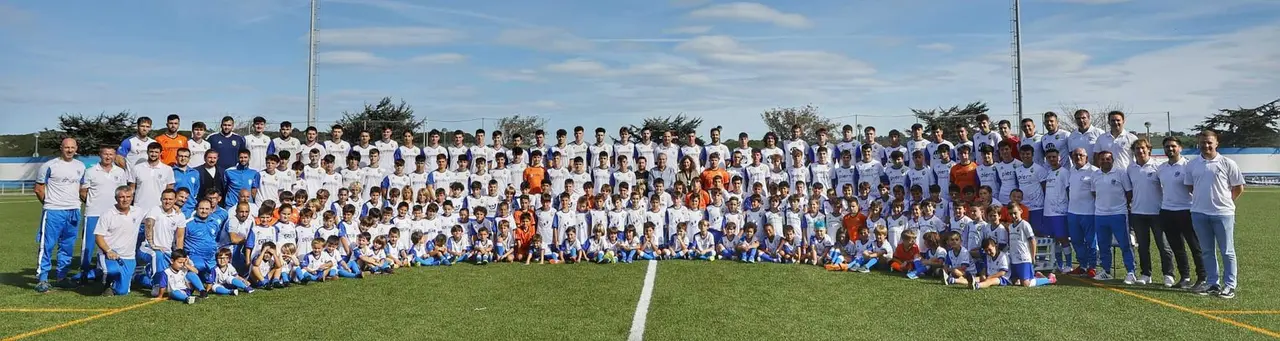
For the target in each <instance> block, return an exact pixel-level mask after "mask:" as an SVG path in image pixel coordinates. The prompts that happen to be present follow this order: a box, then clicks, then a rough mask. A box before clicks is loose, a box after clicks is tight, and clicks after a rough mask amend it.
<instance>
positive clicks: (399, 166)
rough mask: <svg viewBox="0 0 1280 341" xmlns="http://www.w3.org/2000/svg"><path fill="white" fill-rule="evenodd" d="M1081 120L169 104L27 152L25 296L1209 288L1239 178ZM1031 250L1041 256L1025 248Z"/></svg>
mask: <svg viewBox="0 0 1280 341" xmlns="http://www.w3.org/2000/svg"><path fill="white" fill-rule="evenodd" d="M1068 114H1069V115H1070V116H1067V115H1068ZM1105 117H1106V120H1107V122H1106V124H1105V125H1104V126H1106V127H1107V128H1106V129H1103V128H1098V127H1094V126H1093V125H1092V122H1090V119H1091V114H1090V113H1089V112H1087V111H1084V110H1080V111H1077V112H1074V113H1064V114H1063V117H1062V119H1064V120H1065V119H1070V120H1072V123H1074V126H1075V127H1082V128H1079V129H1075V128H1072V129H1068V128H1065V127H1063V126H1060V122H1059V116H1058V115H1057V114H1055V113H1053V112H1049V113H1045V114H1043V115H1042V116H1040V117H1037V119H1039V122H1037V121H1036V120H1033V119H1031V118H1027V119H1023V120H1021V121H1020V122H1010V121H999V122H992V121H991V119H990V118H989V117H988V116H987V115H978V116H977V117H975V118H974V119H973V120H972V121H971V122H966V123H965V124H959V125H956V126H953V127H952V126H922V125H921V124H915V125H913V126H911V127H909V128H908V129H906V130H902V131H899V130H896V129H894V130H891V131H889V132H888V133H887V134H886V135H887V137H877V133H878V131H877V129H876V128H874V127H866V128H865V129H861V130H862V131H855V130H854V128H853V127H852V126H849V125H845V126H843V127H841V129H840V131H838V132H835V131H832V132H828V131H826V130H825V129H819V130H817V131H816V132H807V131H804V129H802V128H801V127H799V126H794V127H792V129H791V131H786V132H769V133H766V134H764V135H763V136H759V135H757V136H751V135H749V134H747V133H740V134H739V135H738V139H737V141H725V140H722V132H721V129H720V128H719V127H716V128H713V129H711V130H710V131H708V132H707V135H699V134H698V133H697V132H689V133H687V134H683V136H677V135H675V134H673V132H670V131H667V132H654V131H650V130H648V129H641V130H636V131H633V130H631V129H629V128H626V127H624V128H621V129H618V130H616V134H613V132H614V131H611V130H606V129H604V128H595V129H594V130H587V129H584V128H583V127H581V126H579V127H574V128H572V129H558V130H556V131H554V132H544V131H542V130H537V131H536V132H534V133H532V136H521V135H518V134H511V135H510V136H504V135H503V133H502V132H501V131H493V132H488V133H487V132H486V131H484V130H476V131H474V132H463V131H438V130H432V131H430V132H428V133H426V134H425V136H426V141H416V140H415V136H418V135H415V134H420V133H421V132H413V131H393V130H392V129H390V128H384V129H380V130H376V131H350V130H348V129H350V128H352V127H345V129H344V127H343V126H337V125H335V126H332V127H321V128H319V129H318V128H317V127H307V128H306V129H304V130H301V131H300V132H299V131H295V129H294V127H293V126H292V124H290V123H289V122H280V123H279V124H273V125H276V126H278V129H279V130H278V133H279V134H278V135H275V136H269V135H267V132H266V130H267V121H266V119H264V118H261V117H258V118H254V119H253V121H252V122H251V124H250V125H249V127H250V130H251V133H249V134H247V135H240V134H237V133H235V128H236V127H237V125H236V124H237V122H235V120H234V119H233V118H231V117H224V118H223V119H222V120H221V121H220V122H219V125H218V127H216V131H214V129H210V128H211V127H207V126H206V125H205V123H203V122H195V123H191V124H189V125H184V124H183V122H182V120H181V118H180V117H179V116H177V115H169V116H168V117H166V119H165V121H163V122H158V121H157V122H155V123H156V124H157V125H158V124H160V123H163V124H164V129H162V130H159V131H158V132H157V133H154V134H153V130H152V124H153V122H152V120H151V119H150V118H147V117H141V118H138V119H137V121H136V129H137V131H136V134H135V135H133V136H131V137H129V138H128V139H127V140H125V141H123V142H122V143H121V144H119V145H107V146H80V145H78V144H77V141H76V140H75V139H70V138H68V139H65V140H63V141H62V144H61V149H60V151H59V155H58V156H57V157H56V158H54V159H52V160H49V161H48V162H46V163H44V164H43V165H42V166H41V167H40V170H39V173H37V174H38V179H37V181H36V187H35V193H36V196H37V198H38V199H39V200H40V202H41V203H42V205H43V212H42V216H41V219H40V221H41V223H40V226H39V231H38V234H37V236H36V242H37V243H38V244H39V249H38V252H39V255H38V259H39V264H38V266H37V270H36V277H37V278H36V281H37V282H38V283H37V284H36V286H35V289H36V290H37V291H39V292H47V291H50V290H51V289H52V288H54V287H57V288H75V287H80V286H87V285H96V284H97V283H101V284H102V285H104V286H105V288H104V292H103V294H104V295H126V294H128V293H129V292H130V291H131V290H133V289H139V288H145V289H146V290H147V291H148V292H149V293H150V295H152V296H154V297H164V298H170V299H173V300H176V301H180V302H185V303H194V302H196V301H197V298H206V297H208V296H210V295H226V296H236V295H243V294H247V293H251V292H253V291H255V290H273V289H280V288H285V287H288V286H290V285H296V284H307V283H314V282H323V281H332V280H348V279H361V278H366V277H369V276H380V275H383V274H394V273H396V272H397V271H402V269H405V268H409V267H429V266H449V265H454V264H459V263H467V264H477V265H484V264H489V263H495V262H506V263H520V264H530V265H532V264H576V263H600V264H609V263H631V262H635V261H637V260H651V261H657V260H661V261H666V260H687V261H707V262H714V261H735V262H745V263H782V264H796V265H797V266H802V265H809V266H813V267H814V268H815V269H817V270H824V271H847V272H858V273H865V272H871V271H883V272H889V273H895V274H897V275H898V276H904V277H906V278H910V279H919V278H932V279H934V280H936V281H938V282H940V283H941V285H955V286H960V287H965V288H971V289H982V288H989V287H998V286H1025V287H1034V286H1042V285H1050V284H1053V283H1056V282H1057V279H1058V278H1057V276H1058V275H1070V276H1081V277H1089V278H1091V279H1092V280H1097V281H1109V280H1123V282H1124V283H1125V284H1129V285H1148V284H1150V285H1157V284H1158V285H1163V286H1164V287H1167V288H1181V289H1186V290H1188V291H1189V292H1191V293H1194V294H1198V295H1205V296H1209V295H1212V296H1216V297H1222V298H1232V297H1234V296H1235V295H1236V292H1237V289H1238V287H1237V283H1238V281H1237V277H1236V274H1237V269H1236V264H1237V262H1236V259H1235V250H1234V240H1233V229H1234V225H1235V200H1236V199H1237V198H1238V197H1239V196H1240V194H1241V193H1242V192H1243V191H1244V178H1243V176H1242V174H1241V172H1240V168H1239V167H1238V166H1237V165H1236V163H1235V162H1234V161H1232V160H1231V159H1228V158H1226V157H1224V156H1222V155H1220V154H1218V152H1217V148H1218V137H1217V135H1216V134H1215V133H1214V132H1212V131H1206V132H1201V133H1200V134H1199V135H1198V136H1197V137H1196V138H1197V139H1196V141H1197V145H1196V146H1183V145H1182V144H1181V143H1180V142H1179V140H1177V139H1174V138H1166V139H1164V140H1163V141H1155V140H1148V139H1147V138H1145V137H1139V136H1138V135H1135V134H1134V133H1131V132H1129V131H1128V130H1126V128H1125V114H1124V113H1122V112H1119V111H1115V112H1109V113H1107V114H1106V115H1105ZM184 128H185V129H189V133H188V132H186V131H182V132H181V133H180V130H182V129H184ZM320 129H326V130H328V132H327V134H326V135H327V136H325V137H324V138H321V136H322V135H321V130H320ZM351 134H354V135H355V138H351V137H352V136H351ZM589 134H590V135H589ZM273 135H274V134H273ZM547 135H553V136H547ZM837 135H838V136H837ZM805 136H816V138H812V141H806V140H805V139H804V137H805ZM944 136H959V138H958V139H957V141H948V140H946V139H945V138H944ZM753 139H755V140H759V141H762V142H763V143H762V144H760V143H758V142H752V141H753ZM725 142H729V144H730V145H736V146H737V147H736V148H730V147H728V146H727V145H726V144H725ZM1156 142H1160V143H1161V145H1153V143H1156ZM753 145H755V146H757V147H751V146H753ZM90 148H95V149H96V150H88V151H86V149H90ZM1155 148H1161V149H1162V150H1163V152H1164V153H1163V157H1162V158H1161V159H1159V160H1157V159H1155V158H1153V156H1152V150H1153V149H1155ZM1184 148H1188V149H1190V148H1195V149H1196V151H1197V155H1183V154H1182V151H1183V149H1184ZM78 154H97V155H99V156H100V161H98V162H97V163H94V164H90V165H86V164H85V163H83V162H82V161H80V160H81V159H77V158H76V156H77V155H78ZM1038 240H1039V241H1040V243H1049V244H1051V245H1048V246H1045V245H1037V244H1038V243H1037V241H1038ZM77 243H79V244H81V246H80V247H79V249H76V244H77ZM1046 248H1047V249H1049V250H1052V251H1053V252H1050V253H1047V254H1052V255H1054V256H1052V257H1051V258H1054V259H1041V260H1039V261H1043V262H1044V264H1046V265H1047V266H1044V265H1041V266H1037V265H1035V264H1033V263H1037V259H1036V255H1037V249H1046ZM1113 248H1114V249H1118V250H1119V252H1118V253H1119V255H1120V258H1121V259H1120V260H1119V262H1120V263H1122V265H1120V267H1122V269H1120V268H1118V267H1116V265H1115V264H1113V262H1115V261H1117V260H1115V259H1113V258H1114V256H1113V255H1114V253H1113ZM1152 253H1155V255H1156V257H1158V258H1157V259H1158V263H1159V268H1160V269H1158V271H1154V272H1153V269H1152V265H1153V260H1152V255H1151V254H1152ZM77 254H78V256H79V264H72V260H73V257H74V256H75V255H77ZM1220 262H1221V263H1220ZM73 268H74V270H77V271H75V273H72V272H73V271H72V270H73ZM651 270H652V269H651ZM414 271H424V270H414ZM746 271H749V270H746ZM1153 276H1154V277H1153Z"/></svg>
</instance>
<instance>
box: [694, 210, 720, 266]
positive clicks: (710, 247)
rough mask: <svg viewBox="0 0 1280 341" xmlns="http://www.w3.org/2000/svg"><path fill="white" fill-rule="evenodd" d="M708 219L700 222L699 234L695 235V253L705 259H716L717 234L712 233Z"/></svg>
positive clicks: (699, 257)
mask: <svg viewBox="0 0 1280 341" xmlns="http://www.w3.org/2000/svg"><path fill="white" fill-rule="evenodd" d="M709 226H710V224H709V223H707V221H706V220H702V221H699V222H698V234H696V235H694V236H693V254H694V256H696V257H697V258H698V259H701V260H705V261H712V262H714V261H715V260H716V236H715V235H712V234H711V231H710V229H709Z"/></svg>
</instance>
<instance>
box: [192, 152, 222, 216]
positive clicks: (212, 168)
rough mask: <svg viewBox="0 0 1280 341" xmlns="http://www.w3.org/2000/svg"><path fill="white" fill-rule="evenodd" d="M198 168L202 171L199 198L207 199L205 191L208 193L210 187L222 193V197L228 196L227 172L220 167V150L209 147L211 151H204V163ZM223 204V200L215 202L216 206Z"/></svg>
mask: <svg viewBox="0 0 1280 341" xmlns="http://www.w3.org/2000/svg"><path fill="white" fill-rule="evenodd" d="M198 170H199V171H200V191H199V192H197V193H199V196H200V198H199V199H198V200H205V199H206V197H207V195H205V193H208V192H209V189H210V188H212V189H215V190H217V191H218V193H220V194H222V196H221V198H225V197H227V193H226V181H225V177H224V175H225V172H224V171H223V170H222V169H221V168H218V150H216V149H209V151H206V152H205V153H204V165H203V166H200V168H198ZM221 205H222V203H221V202H216V203H214V206H221Z"/></svg>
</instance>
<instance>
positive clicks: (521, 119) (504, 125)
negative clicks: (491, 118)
mask: <svg viewBox="0 0 1280 341" xmlns="http://www.w3.org/2000/svg"><path fill="white" fill-rule="evenodd" d="M546 126H547V119H545V118H541V117H538V116H524V115H511V116H507V117H503V118H499V119H498V130H500V131H502V134H503V136H504V139H505V140H506V141H507V142H508V143H510V142H511V141H512V140H511V137H512V136H515V135H516V134H520V136H521V137H524V140H525V141H532V140H533V132H535V131H538V129H546Z"/></svg>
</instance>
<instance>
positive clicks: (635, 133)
mask: <svg viewBox="0 0 1280 341" xmlns="http://www.w3.org/2000/svg"><path fill="white" fill-rule="evenodd" d="M700 125H702V118H699V117H689V116H685V115H684V114H676V115H675V116H667V117H649V118H645V119H644V122H643V123H641V124H640V125H639V126H636V125H632V126H631V127H630V128H629V129H630V130H631V138H632V140H633V142H634V141H640V131H641V130H644V129H645V128H649V130H650V131H652V132H653V136H654V140H655V141H656V140H658V138H659V137H660V136H662V133H663V132H667V131H670V132H671V134H672V135H674V136H675V142H677V143H684V141H685V140H684V139H683V138H680V137H681V136H685V135H688V134H689V133H697V132H698V126H700ZM698 143H705V142H703V141H702V139H701V138H699V139H698Z"/></svg>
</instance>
